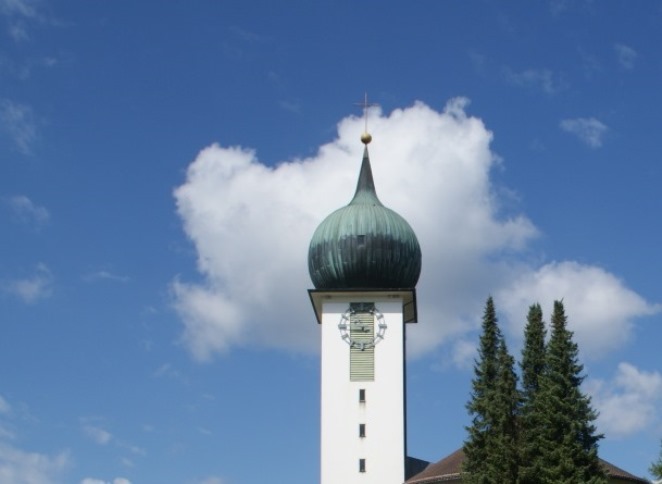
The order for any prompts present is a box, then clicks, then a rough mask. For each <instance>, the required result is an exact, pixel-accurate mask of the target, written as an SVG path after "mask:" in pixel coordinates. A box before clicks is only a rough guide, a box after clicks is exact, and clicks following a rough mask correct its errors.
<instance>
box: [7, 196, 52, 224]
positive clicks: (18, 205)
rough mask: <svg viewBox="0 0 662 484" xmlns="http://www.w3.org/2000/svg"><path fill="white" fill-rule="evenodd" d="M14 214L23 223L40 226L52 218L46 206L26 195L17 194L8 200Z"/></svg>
mask: <svg viewBox="0 0 662 484" xmlns="http://www.w3.org/2000/svg"><path fill="white" fill-rule="evenodd" d="M7 204H8V205H9V207H10V208H11V210H12V211H13V212H14V215H15V216H16V217H17V218H18V219H19V220H20V221H21V222H23V223H25V224H29V225H32V226H34V227H36V228H40V227H42V226H43V225H45V224H46V223H48V221H49V220H50V218H51V215H50V213H49V212H48V210H47V209H46V208H45V207H42V206H41V205H37V204H36V203H34V202H33V201H32V200H30V199H29V198H28V197H26V196H25V195H15V196H13V197H10V198H9V199H8V200H7Z"/></svg>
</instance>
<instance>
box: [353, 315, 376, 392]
mask: <svg viewBox="0 0 662 484" xmlns="http://www.w3.org/2000/svg"><path fill="white" fill-rule="evenodd" d="M353 306H354V305H353ZM373 307H374V305H372V304H371V305H370V308H373ZM355 309H356V311H355V312H354V313H353V314H352V315H351V316H350V320H349V322H350V324H349V328H350V329H349V331H350V337H351V341H352V344H351V346H350V348H349V377H350V378H349V379H350V381H374V379H375V345H374V338H375V316H374V314H373V313H372V312H371V311H370V309H366V305H365V304H361V305H359V304H356V305H355Z"/></svg>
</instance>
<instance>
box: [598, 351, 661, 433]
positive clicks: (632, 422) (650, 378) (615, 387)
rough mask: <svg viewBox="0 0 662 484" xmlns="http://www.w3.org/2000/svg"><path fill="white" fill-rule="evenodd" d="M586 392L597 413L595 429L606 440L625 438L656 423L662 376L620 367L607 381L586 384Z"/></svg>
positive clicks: (622, 365)
mask: <svg viewBox="0 0 662 484" xmlns="http://www.w3.org/2000/svg"><path fill="white" fill-rule="evenodd" d="M586 388H587V391H588V393H589V394H591V395H592V398H593V404H594V406H595V408H596V409H597V410H598V411H599V412H600V416H599V417H598V422H597V423H598V429H599V431H600V432H604V433H605V434H606V435H607V437H609V438H616V437H625V436H628V435H632V434H634V433H636V432H638V431H640V430H643V429H645V428H647V427H649V426H651V425H652V424H655V423H657V422H659V420H660V417H661V416H662V415H661V414H660V410H659V409H660V407H661V406H662V374H660V373H659V372H657V371H654V372H646V371H643V370H639V369H638V368H636V367H635V366H633V365H631V364H630V363H625V362H624V363H620V364H619V365H618V369H617V371H616V375H615V376H614V377H613V379H611V380H610V381H605V380H598V379H593V380H587V382H586Z"/></svg>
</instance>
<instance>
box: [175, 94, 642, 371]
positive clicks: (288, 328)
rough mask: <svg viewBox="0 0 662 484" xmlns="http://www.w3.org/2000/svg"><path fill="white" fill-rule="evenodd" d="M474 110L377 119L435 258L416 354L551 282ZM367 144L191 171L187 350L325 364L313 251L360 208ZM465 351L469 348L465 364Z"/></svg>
mask: <svg viewBox="0 0 662 484" xmlns="http://www.w3.org/2000/svg"><path fill="white" fill-rule="evenodd" d="M466 104H467V101H466V100H464V99H454V100H452V101H450V102H449V103H448V105H447V106H446V108H445V109H444V110H443V112H437V111H435V110H433V109H431V108H429V107H428V106H426V105H424V104H422V103H417V104H415V105H414V106H412V107H409V108H406V109H397V110H395V111H393V112H392V113H391V114H389V115H383V114H381V113H380V112H379V111H378V110H376V109H372V110H370V113H369V116H370V120H369V125H370V130H371V132H372V133H373V135H374V141H373V143H372V144H371V145H370V154H371V161H372V167H373V172H374V177H375V182H376V186H377V192H378V195H379V197H380V199H381V200H382V202H383V203H384V204H385V205H386V206H388V207H390V208H392V209H394V210H396V211H397V212H398V213H400V214H401V215H402V216H403V217H405V218H406V219H407V220H408V221H409V222H410V224H411V225H412V227H413V228H414V230H415V232H416V234H417V236H418V238H419V241H420V244H421V248H422V252H423V271H422V275H421V279H420V281H419V284H418V288H417V291H418V297H417V299H418V302H419V323H418V324H417V325H412V326H411V327H410V328H409V331H408V352H409V354H414V355H415V354H420V353H422V352H424V351H428V350H430V349H432V348H435V347H437V346H438V345H439V344H441V343H443V342H447V341H449V340H451V339H452V340H456V341H457V340H461V339H462V335H464V334H466V333H467V332H468V331H471V330H473V329H475V328H477V327H478V326H479V324H480V314H481V311H482V306H483V304H484V302H485V299H486V297H487V295H489V294H490V293H492V294H495V293H497V292H499V291H500V289H502V288H507V287H511V286H513V281H518V280H520V279H522V280H523V279H526V278H527V277H529V278H534V277H535V276H536V275H540V274H544V268H543V269H539V268H538V267H533V266H529V265H527V264H524V263H517V255H518V254H519V253H520V252H521V251H523V250H524V249H526V248H527V244H528V243H529V242H530V241H531V240H532V239H533V238H534V237H536V235H537V230H536V228H535V226H534V225H533V224H532V223H531V221H529V220H528V219H527V218H526V217H525V216H523V215H520V214H504V213H502V212H501V211H500V199H499V197H498V196H497V193H503V190H498V191H497V190H494V189H493V187H492V185H491V182H490V170H491V169H492V168H493V166H494V165H495V164H496V163H497V157H496V156H495V155H494V154H493V153H492V152H491V150H490V142H491V140H492V133H490V132H489V131H488V130H487V129H486V128H485V126H484V124H483V123H482V121H481V120H480V119H477V118H475V117H471V116H468V115H467V114H466V112H465V108H466ZM362 131H363V120H362V119H360V118H357V117H348V118H345V119H343V120H342V121H340V123H339V124H338V137H337V139H335V140H334V141H332V142H330V143H328V144H326V145H323V146H322V147H320V149H319V151H318V153H316V154H315V155H314V156H312V157H310V158H306V159H302V160H294V161H290V162H282V163H278V164H274V163H270V164H274V165H275V167H267V166H265V165H264V164H261V163H260V162H259V161H258V160H257V158H256V155H255V153H254V152H253V151H251V150H248V149H244V148H240V147H221V146H219V145H212V146H210V147H208V148H206V149H204V150H202V151H201V152H200V154H199V155H198V156H197V158H196V159H195V160H194V161H193V162H192V163H191V165H190V166H189V168H188V172H187V177H186V181H185V183H183V184H182V185H181V186H180V187H179V188H177V189H176V191H175V198H176V201H177V210H178V213H179V215H180V217H181V219H182V222H183V225H184V230H185V232H186V234H187V235H188V237H189V238H190V239H191V241H192V243H193V244H194V246H195V249H196V252H197V256H198V259H197V265H198V270H199V272H200V273H201V275H202V277H203V278H202V281H200V282H198V283H194V282H188V281H183V280H181V279H179V278H178V279H175V280H174V282H173V283H172V295H173V302H174V306H175V308H176V309H177V311H178V312H179V314H180V317H181V319H182V321H183V324H184V332H183V337H182V339H183V342H184V343H185V345H186V347H187V348H188V349H189V350H190V351H191V353H192V354H193V356H194V357H195V358H196V359H199V360H207V359H209V358H211V357H212V356H213V355H214V354H215V353H217V352H222V351H225V350H227V349H228V348H230V347H232V346H242V345H252V346H267V347H272V348H283V349H288V350H292V349H293V350H296V351H304V352H306V351H317V350H318V347H319V328H318V326H317V324H316V323H315V319H314V315H313V311H312V308H311V307H310V302H309V300H308V296H307V294H306V289H308V288H310V287H311V282H310V278H309V276H308V270H307V253H308V243H309V241H310V238H311V236H312V234H313V231H314V230H315V228H316V227H317V225H319V223H320V222H321V221H322V220H323V219H324V217H326V216H327V215H328V214H330V213H331V212H332V211H333V210H335V209H337V208H339V207H341V206H343V205H345V204H347V203H348V202H349V200H350V199H351V196H352V194H353V192H354V189H355V184H356V178H357V175H358V170H359V166H360V162H361V156H362V149H363V146H362V145H361V144H360V142H359V137H360V133H361V132H362ZM550 267H551V266H550ZM562 267H565V266H558V267H557V269H558V268H562ZM586 269H587V270H588V272H587V273H591V272H590V269H592V268H591V267H588V266H587V267H586ZM548 270H549V269H548ZM540 271H542V272H540ZM602 272H603V273H604V274H605V277H606V276H609V274H608V273H606V272H604V271H602ZM561 274H562V273H559V275H561ZM570 274H572V271H570ZM614 279H615V278H614ZM572 283H573V284H584V283H585V281H584V280H583V279H582V278H578V279H573V280H572ZM608 287H612V289H613V290H614V292H615V299H616V300H621V299H623V300H626V301H631V300H632V298H635V297H638V296H636V295H635V294H634V293H632V292H631V291H629V290H628V289H627V288H626V287H625V286H624V284H622V283H619V284H616V285H614V286H608ZM556 289H557V287H554V286H550V290H554V291H555V292H554V293H553V294H549V295H548V298H549V299H553V298H560V297H563V294H559V293H558V292H556ZM578 289H579V288H578ZM585 301H587V302H592V301H591V300H590V298H589V299H586V298H585V299H582V300H581V301H580V302H585ZM531 302H534V300H529V301H527V303H528V304H530V303H531ZM632 304H633V305H632V306H631V307H629V309H628V311H629V312H628V311H625V312H620V313H616V314H617V315H616V316H613V318H614V319H615V320H616V319H617V318H618V317H620V316H622V317H623V320H622V321H621V320H619V321H620V322H619V323H618V324H621V325H624V327H628V325H629V324H630V322H631V320H632V318H634V317H636V316H638V315H641V314H642V313H647V312H650V311H653V308H652V307H650V306H648V305H647V303H646V302H645V301H643V300H642V299H641V298H639V299H638V300H637V304H639V305H637V304H635V303H632ZM637 308H638V309H637ZM570 309H571V310H576V311H580V309H578V308H575V307H574V306H573V307H572V308H570ZM581 310H582V311H588V310H589V309H588V308H582V309H581ZM525 311H526V307H524V312H522V313H521V314H518V318H522V317H524V316H525V315H526V312H525ZM569 314H571V315H572V317H573V318H577V320H580V319H581V317H580V316H583V313H577V314H573V313H572V312H569ZM614 324H616V323H614ZM609 342H610V340H609ZM465 346H466V345H465ZM465 350H466V347H461V348H458V349H457V352H456V353H457V355H456V356H457V358H460V359H463V356H462V355H465V356H466V354H467V351H465Z"/></svg>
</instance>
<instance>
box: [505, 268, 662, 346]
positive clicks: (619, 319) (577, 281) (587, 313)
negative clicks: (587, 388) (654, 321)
mask: <svg viewBox="0 0 662 484" xmlns="http://www.w3.org/2000/svg"><path fill="white" fill-rule="evenodd" d="M495 298H496V305H497V309H498V310H499V311H502V312H503V313H504V314H505V315H506V316H507V322H508V325H509V327H510V329H511V330H512V332H513V334H516V335H521V334H522V330H523V328H524V323H525V321H526V314H527V313H528V307H529V306H530V305H531V304H533V303H535V302H539V303H540V304H541V306H542V307H543V311H547V313H546V316H549V315H550V314H551V310H552V307H553V301H554V300H559V299H563V305H564V307H565V311H566V315H567V317H568V327H569V329H570V330H571V331H574V333H575V340H576V341H577V343H578V345H579V347H580V349H581V352H582V356H587V357H589V358H592V359H596V358H599V357H600V356H602V355H603V354H604V353H605V352H607V351H609V350H612V349H614V348H617V347H618V346H620V345H622V344H623V343H625V342H627V341H628V339H629V337H630V335H631V330H632V326H633V321H634V320H635V319H636V318H638V317H643V316H648V315H651V314H654V313H655V312H657V311H659V310H660V308H659V306H655V305H652V304H649V303H647V302H646V301H645V300H644V299H643V298H642V297H641V296H639V295H638V294H636V293H635V292H633V291H631V290H630V289H628V288H627V287H625V285H624V284H623V282H622V281H621V280H619V279H618V278H616V277H615V276H614V275H613V274H610V273H609V272H607V271H605V270H604V269H601V268H599V267H595V266H588V265H583V264H579V263H577V262H572V261H566V262H553V263H550V264H546V265H544V266H543V267H541V268H539V269H538V270H535V271H527V272H525V273H522V274H521V275H520V276H519V277H517V278H515V279H514V280H513V281H512V283H511V284H509V285H504V286H503V287H502V288H501V289H500V290H499V293H498V294H497V295H496V296H495ZM546 320H547V321H549V317H547V318H546Z"/></svg>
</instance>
